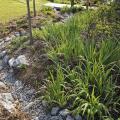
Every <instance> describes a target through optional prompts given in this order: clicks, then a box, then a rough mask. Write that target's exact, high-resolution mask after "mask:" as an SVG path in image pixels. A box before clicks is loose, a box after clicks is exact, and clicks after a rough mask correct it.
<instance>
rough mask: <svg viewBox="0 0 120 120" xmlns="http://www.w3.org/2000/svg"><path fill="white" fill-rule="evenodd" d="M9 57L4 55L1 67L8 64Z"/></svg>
mask: <svg viewBox="0 0 120 120" xmlns="http://www.w3.org/2000/svg"><path fill="white" fill-rule="evenodd" d="M9 59H10V57H9V56H8V55H5V56H4V58H3V65H7V64H8V62H9Z"/></svg>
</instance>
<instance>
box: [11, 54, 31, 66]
mask: <svg viewBox="0 0 120 120" xmlns="http://www.w3.org/2000/svg"><path fill="white" fill-rule="evenodd" d="M21 65H29V62H28V61H27V59H26V57H25V56H24V55H20V56H18V57H17V58H16V59H15V58H11V59H10V60H9V66H10V67H19V66H21Z"/></svg>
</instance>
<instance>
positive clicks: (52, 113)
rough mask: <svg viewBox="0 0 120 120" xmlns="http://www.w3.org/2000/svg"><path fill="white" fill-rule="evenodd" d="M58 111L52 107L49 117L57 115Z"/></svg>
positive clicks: (57, 108)
mask: <svg viewBox="0 0 120 120" xmlns="http://www.w3.org/2000/svg"><path fill="white" fill-rule="evenodd" d="M59 110H60V108H59V107H53V108H52V110H51V115H57V114H58V112H59Z"/></svg>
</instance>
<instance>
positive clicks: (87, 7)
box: [86, 0, 89, 10]
mask: <svg viewBox="0 0 120 120" xmlns="http://www.w3.org/2000/svg"><path fill="white" fill-rule="evenodd" d="M86 9H87V10H88V9H89V0H86Z"/></svg>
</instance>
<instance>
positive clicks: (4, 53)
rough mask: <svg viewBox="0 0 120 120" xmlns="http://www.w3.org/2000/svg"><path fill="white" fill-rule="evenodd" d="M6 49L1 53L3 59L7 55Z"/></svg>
mask: <svg viewBox="0 0 120 120" xmlns="http://www.w3.org/2000/svg"><path fill="white" fill-rule="evenodd" d="M6 53H7V52H6V51H2V52H1V53H0V59H2V58H3V57H4V56H5V55H6Z"/></svg>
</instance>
